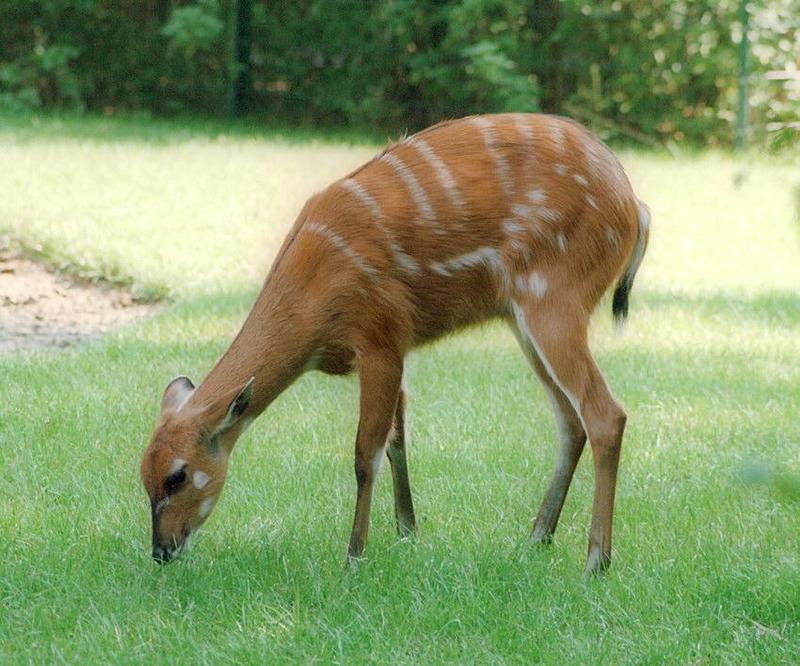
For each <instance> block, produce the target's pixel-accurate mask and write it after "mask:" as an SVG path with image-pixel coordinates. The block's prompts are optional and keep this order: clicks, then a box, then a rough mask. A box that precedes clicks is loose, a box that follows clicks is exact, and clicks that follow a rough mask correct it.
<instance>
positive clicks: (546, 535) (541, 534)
mask: <svg viewBox="0 0 800 666" xmlns="http://www.w3.org/2000/svg"><path fill="white" fill-rule="evenodd" d="M530 541H531V543H532V544H533V545H534V546H549V545H550V544H551V543H553V533H552V532H548V531H547V530H545V529H541V528H539V527H534V528H533V532H532V533H531V538H530Z"/></svg>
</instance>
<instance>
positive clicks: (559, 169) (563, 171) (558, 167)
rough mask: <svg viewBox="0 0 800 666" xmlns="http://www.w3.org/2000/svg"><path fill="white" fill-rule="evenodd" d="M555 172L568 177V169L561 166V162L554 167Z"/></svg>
mask: <svg viewBox="0 0 800 666" xmlns="http://www.w3.org/2000/svg"><path fill="white" fill-rule="evenodd" d="M553 170H554V171H555V172H556V173H557V174H558V175H559V176H566V175H567V167H566V166H565V165H563V164H561V162H556V163H555V164H554V165H553Z"/></svg>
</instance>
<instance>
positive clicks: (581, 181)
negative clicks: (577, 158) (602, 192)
mask: <svg viewBox="0 0 800 666" xmlns="http://www.w3.org/2000/svg"><path fill="white" fill-rule="evenodd" d="M572 177H573V178H574V179H575V182H576V183H578V185H582V186H583V187H588V186H589V181H588V180H586V176H582V175H581V174H579V173H576V174H575V175H574V176H572Z"/></svg>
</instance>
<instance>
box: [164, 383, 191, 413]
mask: <svg viewBox="0 0 800 666" xmlns="http://www.w3.org/2000/svg"><path fill="white" fill-rule="evenodd" d="M193 392H194V384H192V381H191V380H190V379H189V378H188V377H175V379H173V380H172V381H171V382H170V383H169V384H167V388H166V389H164V397H163V398H161V411H162V412H163V411H164V410H167V409H174V410H178V409H180V408H181V406H182V405H183V403H185V402H186V401H187V400H188V399H189V396H191V395H192V393H193Z"/></svg>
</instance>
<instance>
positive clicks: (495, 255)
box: [429, 247, 511, 292]
mask: <svg viewBox="0 0 800 666" xmlns="http://www.w3.org/2000/svg"><path fill="white" fill-rule="evenodd" d="M429 266H430V269H431V270H432V271H433V272H434V273H438V274H439V275H444V276H445V277H451V276H452V275H453V273H454V272H456V271H460V270H466V269H468V268H477V267H479V266H483V267H485V268H487V269H488V270H489V272H490V273H491V274H492V275H494V276H496V277H498V278H499V279H500V280H501V286H502V288H503V290H504V291H505V292H508V291H510V289H511V274H510V273H509V271H508V267H507V266H506V264H505V261H503V255H502V253H501V252H500V250H498V249H497V248H494V247H481V248H478V249H477V250H473V251H472V252H467V253H466V254H461V255H458V256H457V257H453V258H452V259H446V260H445V261H441V262H439V261H433V262H431V263H430V264H429Z"/></svg>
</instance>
